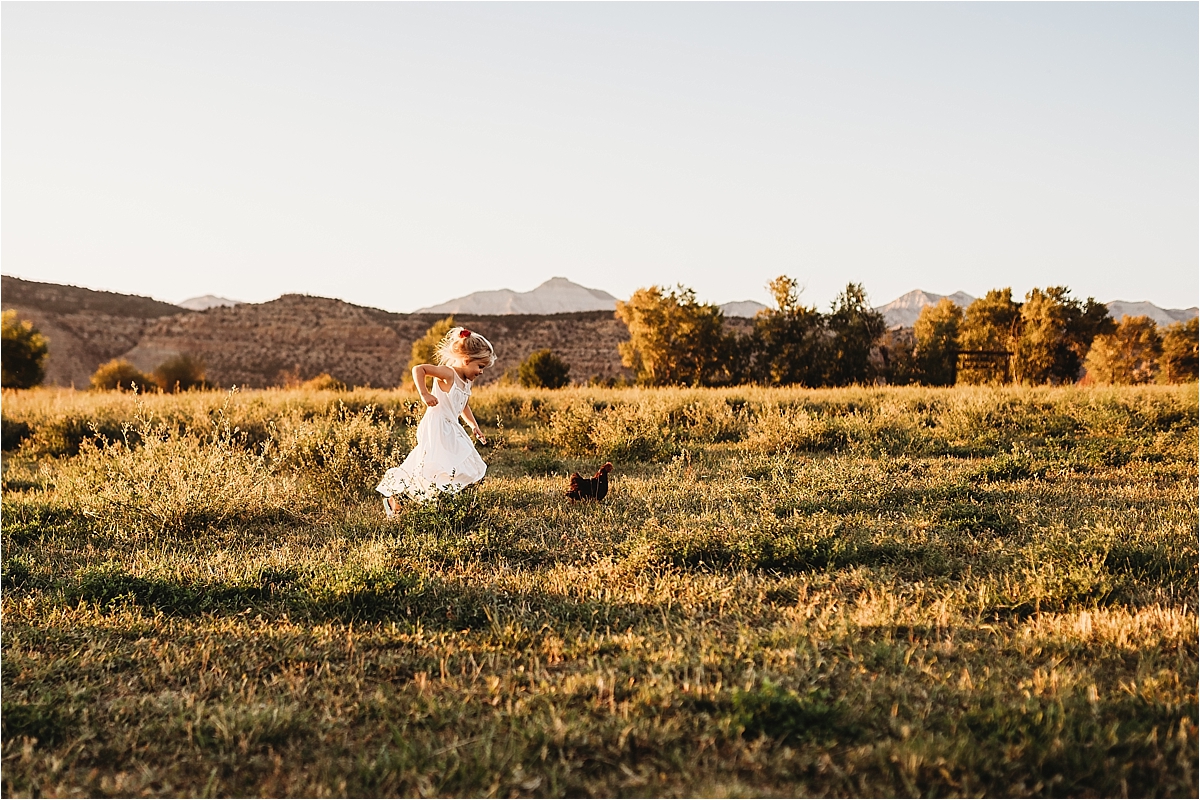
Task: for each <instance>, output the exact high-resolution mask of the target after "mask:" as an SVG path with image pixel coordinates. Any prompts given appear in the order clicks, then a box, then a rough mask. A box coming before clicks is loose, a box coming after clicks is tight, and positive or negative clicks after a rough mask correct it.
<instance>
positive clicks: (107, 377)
mask: <svg viewBox="0 0 1200 800" xmlns="http://www.w3.org/2000/svg"><path fill="white" fill-rule="evenodd" d="M154 382H155V381H154V379H153V378H151V377H150V376H149V375H146V374H145V373H144V372H142V371H141V370H140V369H138V368H137V367H135V366H134V365H133V364H130V363H129V362H128V361H126V360H125V359H123V358H120V359H118V358H114V359H113V360H112V361H109V362H108V363H107V364H102V365H100V368H99V369H97V370H96V371H95V372H94V373H92V388H93V389H96V390H97V391H109V392H111V391H114V390H118V389H133V388H134V387H135V386H136V387H137V388H138V389H142V390H144V389H145V388H146V387H147V386H150V385H152V384H154Z"/></svg>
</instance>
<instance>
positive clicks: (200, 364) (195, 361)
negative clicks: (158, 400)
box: [154, 353, 207, 392]
mask: <svg viewBox="0 0 1200 800" xmlns="http://www.w3.org/2000/svg"><path fill="white" fill-rule="evenodd" d="M204 370H205V365H204V359H202V358H198V357H196V356H193V355H189V354H187V353H180V354H179V355H177V356H175V357H174V358H169V359H167V360H166V361H164V362H163V363H161V364H159V365H158V366H157V367H155V368H154V382H155V383H157V384H158V388H160V389H162V390H163V391H164V392H186V391H187V390H188V389H203V388H205V386H206V385H207V384H206V383H205V381H204Z"/></svg>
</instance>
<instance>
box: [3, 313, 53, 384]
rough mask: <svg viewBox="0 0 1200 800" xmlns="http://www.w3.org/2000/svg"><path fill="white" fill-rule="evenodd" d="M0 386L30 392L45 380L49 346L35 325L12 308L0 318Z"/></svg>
mask: <svg viewBox="0 0 1200 800" xmlns="http://www.w3.org/2000/svg"><path fill="white" fill-rule="evenodd" d="M0 317H2V319H0V327H2V331H3V335H2V341H0V347H2V348H3V349H0V385H2V386H3V387H4V388H5V389H31V388H33V387H34V386H37V385H38V384H40V383H41V382H42V381H43V380H45V378H46V370H45V363H46V355H47V354H48V353H49V352H50V343H49V342H48V341H47V340H46V337H45V336H43V335H42V334H41V332H40V331H38V329H37V328H35V327H33V323H32V322H29V321H28V320H23V319H21V318H20V317H18V316H17V312H16V311H14V310H12V309H9V310H8V311H5V312H4V313H3V315H0Z"/></svg>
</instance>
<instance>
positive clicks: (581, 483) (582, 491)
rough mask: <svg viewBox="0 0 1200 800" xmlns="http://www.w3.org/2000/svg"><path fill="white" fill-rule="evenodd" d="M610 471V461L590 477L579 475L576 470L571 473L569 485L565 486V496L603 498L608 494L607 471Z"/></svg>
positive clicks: (574, 498) (589, 498) (585, 498)
mask: <svg viewBox="0 0 1200 800" xmlns="http://www.w3.org/2000/svg"><path fill="white" fill-rule="evenodd" d="M610 472H612V462H611V461H610V462H608V463H607V464H605V465H604V466H603V467H601V468H600V469H598V470H596V474H595V475H594V476H593V477H591V478H584V477H581V476H580V474H579V473H578V472H572V473H571V485H570V486H569V487H567V497H569V498H571V499H572V500H603V499H604V495H606V494H608V473H610Z"/></svg>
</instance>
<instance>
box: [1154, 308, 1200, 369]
mask: <svg viewBox="0 0 1200 800" xmlns="http://www.w3.org/2000/svg"><path fill="white" fill-rule="evenodd" d="M1198 324H1200V321H1198V319H1197V318H1196V317H1192V318H1191V319H1189V320H1188V321H1187V322H1173V323H1171V324H1170V325H1168V326H1167V329H1166V330H1165V331H1164V332H1163V345H1162V358H1161V359H1160V360H1159V364H1160V365H1161V370H1160V376H1161V378H1162V380H1164V381H1166V382H1167V383H1186V382H1189V381H1194V380H1196V378H1197V373H1198V372H1200V335H1198V334H1200V328H1198Z"/></svg>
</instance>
